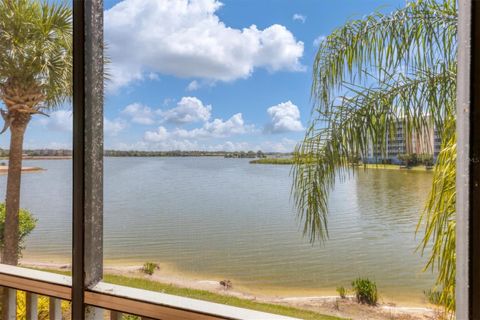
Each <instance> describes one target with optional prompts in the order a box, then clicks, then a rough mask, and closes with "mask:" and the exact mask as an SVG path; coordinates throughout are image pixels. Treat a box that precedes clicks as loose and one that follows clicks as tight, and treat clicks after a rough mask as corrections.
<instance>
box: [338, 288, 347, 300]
mask: <svg viewBox="0 0 480 320" xmlns="http://www.w3.org/2000/svg"><path fill="white" fill-rule="evenodd" d="M337 292H338V295H339V296H340V298H342V299H345V298H346V297H347V289H346V288H345V287H343V286H341V287H337Z"/></svg>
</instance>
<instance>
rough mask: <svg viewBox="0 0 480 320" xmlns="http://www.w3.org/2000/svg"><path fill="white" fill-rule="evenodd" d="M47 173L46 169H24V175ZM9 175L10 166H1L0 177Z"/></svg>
mask: <svg viewBox="0 0 480 320" xmlns="http://www.w3.org/2000/svg"><path fill="white" fill-rule="evenodd" d="M41 171H45V169H43V168H40V167H22V173H33V172H41ZM7 173H8V166H0V175H5V174H7Z"/></svg>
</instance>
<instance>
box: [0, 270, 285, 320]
mask: <svg viewBox="0 0 480 320" xmlns="http://www.w3.org/2000/svg"><path fill="white" fill-rule="evenodd" d="M71 283H72V280H71V278H70V277H69V276H64V275H59V274H54V273H50V272H44V271H38V270H32V269H26V268H21V267H15V266H9V265H0V286H3V287H6V288H8V290H6V292H7V295H8V308H7V309H8V315H7V316H6V318H7V319H8V320H14V319H17V306H16V304H17V290H19V291H25V292H26V293H27V294H26V301H25V304H26V308H25V313H26V314H25V316H26V319H27V320H36V319H38V298H39V296H47V297H49V299H50V303H49V319H51V320H61V319H62V309H61V301H62V300H65V301H70V299H71ZM85 303H86V304H87V305H89V306H91V307H93V308H94V310H95V312H93V313H94V314H95V315H94V316H93V317H91V318H90V319H95V320H96V319H98V320H100V319H105V316H108V313H109V317H110V319H111V320H120V319H122V315H123V314H124V313H125V314H131V315H136V316H140V317H142V319H162V320H189V319H195V320H218V319H238V320H239V319H248V320H256V319H258V320H293V319H294V318H291V317H285V316H280V315H275V314H269V313H265V312H259V311H254V310H249V309H242V308H237V307H232V306H228V305H223V304H218V303H212V302H207V301H201V300H195V299H190V298H184V297H179V296H174V295H169V294H163V293H159V292H153V291H147V290H142V289H135V288H129V287H124V286H118V285H113V284H109V283H104V282H100V283H98V284H97V285H95V286H94V287H92V288H91V289H89V290H87V291H86V292H85ZM19 316H23V315H19Z"/></svg>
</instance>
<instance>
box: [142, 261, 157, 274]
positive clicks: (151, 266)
mask: <svg viewBox="0 0 480 320" xmlns="http://www.w3.org/2000/svg"><path fill="white" fill-rule="evenodd" d="M158 269H160V267H159V266H158V264H156V263H154V262H145V263H144V264H143V267H142V271H143V273H146V274H148V275H150V276H151V275H152V274H153V273H154V272H155V270H158Z"/></svg>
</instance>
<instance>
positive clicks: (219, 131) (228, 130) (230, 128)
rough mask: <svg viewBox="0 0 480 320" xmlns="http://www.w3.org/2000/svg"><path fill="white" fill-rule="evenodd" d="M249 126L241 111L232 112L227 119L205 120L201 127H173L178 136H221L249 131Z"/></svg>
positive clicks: (196, 137) (250, 128)
mask: <svg viewBox="0 0 480 320" xmlns="http://www.w3.org/2000/svg"><path fill="white" fill-rule="evenodd" d="M252 129H253V128H252V127H251V126H246V125H245V123H244V121H243V117H242V114H241V113H237V114H234V115H233V116H232V117H231V118H230V119H228V120H225V121H224V120H222V119H215V120H213V121H211V122H207V123H205V124H204V125H203V127H201V128H197V129H192V130H185V129H175V131H174V132H173V133H174V135H175V136H177V137H180V138H195V139H198V138H222V137H229V136H232V135H236V134H244V133H247V132H249V131H251V130H252Z"/></svg>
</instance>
